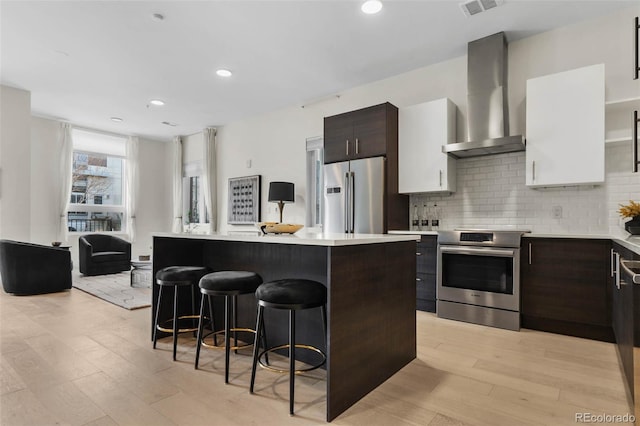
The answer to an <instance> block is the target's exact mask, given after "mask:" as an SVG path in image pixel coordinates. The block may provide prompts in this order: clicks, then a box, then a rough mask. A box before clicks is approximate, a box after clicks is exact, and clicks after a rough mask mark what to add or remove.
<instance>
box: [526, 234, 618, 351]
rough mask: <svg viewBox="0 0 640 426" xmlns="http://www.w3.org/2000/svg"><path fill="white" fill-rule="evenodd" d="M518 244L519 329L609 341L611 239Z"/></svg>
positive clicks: (532, 240) (540, 240) (539, 240)
mask: <svg viewBox="0 0 640 426" xmlns="http://www.w3.org/2000/svg"><path fill="white" fill-rule="evenodd" d="M522 241H523V243H522V251H521V254H522V256H521V262H520V264H521V276H522V284H521V286H522V287H521V295H522V299H521V318H522V327H524V328H530V329H534V330H541V331H548V332H552V333H558V334H565V335H570V336H576V337H584V338H588V339H595V340H602V341H606V342H613V341H614V336H613V330H612V327H611V296H612V294H611V289H610V287H609V285H608V283H609V282H610V281H609V278H610V260H609V259H610V253H611V241H610V240H605V239H602V240H599V239H577V238H576V239H573V238H572V239H564V238H523V239H522Z"/></svg>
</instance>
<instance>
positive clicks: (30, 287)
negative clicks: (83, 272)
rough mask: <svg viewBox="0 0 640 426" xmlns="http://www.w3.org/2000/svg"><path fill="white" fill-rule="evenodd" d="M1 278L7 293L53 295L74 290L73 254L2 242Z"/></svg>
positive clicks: (27, 244)
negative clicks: (72, 275)
mask: <svg viewBox="0 0 640 426" xmlns="http://www.w3.org/2000/svg"><path fill="white" fill-rule="evenodd" d="M0 275H1V276H2V288H3V289H4V291H5V292H6V293H13V294H17V295H26V294H41V293H53V292H56V291H62V290H67V289H70V288H71V252H70V251H69V250H66V249H63V248H58V247H51V246H44V245H40V244H32V243H25V242H20V241H11V240H0Z"/></svg>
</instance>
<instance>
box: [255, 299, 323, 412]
mask: <svg viewBox="0 0 640 426" xmlns="http://www.w3.org/2000/svg"><path fill="white" fill-rule="evenodd" d="M321 312H322V326H323V330H324V342H325V348H326V345H327V308H326V306H325V305H323V306H322V311H321ZM261 337H262V339H263V344H264V348H265V350H266V349H267V341H266V336H265V332H264V306H262V305H258V319H257V320H256V337H255V341H254V344H253V362H252V365H251V382H250V385H249V392H250V393H253V389H254V384H255V381H256V367H257V365H258V358H259V357H260V345H259V344H258V342H259V341H260V338H261ZM264 355H265V359H266V361H267V364H268V363H269V361H268V358H267V356H268V355H267V352H265V354H264ZM295 364H296V311H295V310H294V309H291V310H289V414H290V415H293V414H294V413H293V407H294V401H295V377H296V365H295Z"/></svg>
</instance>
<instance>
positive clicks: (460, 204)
mask: <svg viewBox="0 0 640 426" xmlns="http://www.w3.org/2000/svg"><path fill="white" fill-rule="evenodd" d="M631 157H632V155H631V144H630V143H625V144H616V145H607V147H606V168H605V173H606V176H605V183H604V184H602V185H596V186H593V185H591V186H572V187H556V188H545V189H531V188H528V187H527V186H525V153H524V152H515V153H508V154H499V155H493V156H487V157H476V158H466V159H459V160H457V181H458V185H457V191H456V192H455V193H453V194H451V195H429V194H414V195H412V196H411V197H410V203H411V204H410V209H409V211H410V215H411V216H412V217H413V214H414V206H418V211H419V213H420V215H422V212H423V208H424V206H427V207H428V208H430V209H432V210H433V206H434V205H437V206H438V208H439V210H440V214H441V217H440V229H453V228H457V227H492V226H512V227H515V228H518V229H529V230H531V231H532V232H534V233H538V234H611V235H616V236H626V235H628V234H626V233H625V232H624V228H623V225H624V222H625V220H623V219H622V218H620V217H619V215H618V206H619V204H620V203H626V202H628V200H636V201H640V173H632V172H631ZM584 167H589V165H588V164H585V165H584ZM410 223H411V222H410ZM412 228H413V227H412ZM424 230H426V229H424Z"/></svg>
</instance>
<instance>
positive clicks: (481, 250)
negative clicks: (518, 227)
mask: <svg viewBox="0 0 640 426" xmlns="http://www.w3.org/2000/svg"><path fill="white" fill-rule="evenodd" d="M516 250H517V249H511V250H509V249H497V248H491V247H447V246H440V251H441V252H442V253H449V254H468V255H471V256H473V255H477V256H498V257H514V256H515V255H516Z"/></svg>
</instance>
